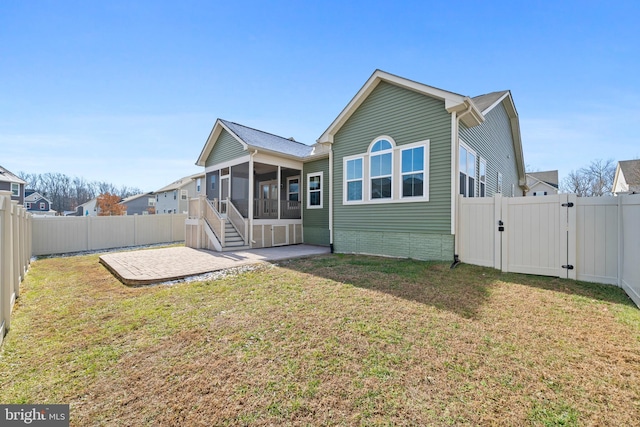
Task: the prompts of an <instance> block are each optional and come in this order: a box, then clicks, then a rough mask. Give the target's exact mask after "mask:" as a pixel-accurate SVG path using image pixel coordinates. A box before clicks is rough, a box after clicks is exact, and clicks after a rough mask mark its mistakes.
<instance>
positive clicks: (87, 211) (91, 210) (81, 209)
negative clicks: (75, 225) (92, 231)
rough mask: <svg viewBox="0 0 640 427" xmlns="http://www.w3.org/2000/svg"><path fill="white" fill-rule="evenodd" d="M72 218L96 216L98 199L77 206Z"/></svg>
mask: <svg viewBox="0 0 640 427" xmlns="http://www.w3.org/2000/svg"><path fill="white" fill-rule="evenodd" d="M73 216H98V199H97V198H96V197H94V198H93V199H91V200H89V201H88V202H85V203H83V204H81V205H78V207H77V208H76V212H75V214H74V215H73Z"/></svg>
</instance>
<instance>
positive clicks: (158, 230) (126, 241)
mask: <svg viewBox="0 0 640 427" xmlns="http://www.w3.org/2000/svg"><path fill="white" fill-rule="evenodd" d="M186 219H187V215H186V214H160V215H124V216H94V217H92V216H84V217H34V218H33V252H32V254H33V255H51V254H64V253H71V252H82V251H91V250H102V249H111V248H121V247H127V246H139V245H151V244H156V243H171V242H179V241H184V237H185V221H186Z"/></svg>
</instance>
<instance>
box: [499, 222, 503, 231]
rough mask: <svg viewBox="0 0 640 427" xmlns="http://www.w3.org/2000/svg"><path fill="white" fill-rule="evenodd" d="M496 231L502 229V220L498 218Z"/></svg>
mask: <svg viewBox="0 0 640 427" xmlns="http://www.w3.org/2000/svg"><path fill="white" fill-rule="evenodd" d="M498 231H504V222H502V220H501V219H500V220H498Z"/></svg>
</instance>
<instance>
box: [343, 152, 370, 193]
mask: <svg viewBox="0 0 640 427" xmlns="http://www.w3.org/2000/svg"><path fill="white" fill-rule="evenodd" d="M358 159H360V160H362V177H360V178H358V179H347V163H348V162H350V161H352V160H358ZM342 170H343V173H344V179H343V180H342V181H343V186H342V192H343V199H344V200H343V201H344V203H345V204H351V203H362V201H363V199H364V195H365V192H364V188H365V183H364V181H365V179H364V178H365V170H368V168H367V166H366V161H365V158H364V156H363V155H361V154H358V155H356V156H347V157H343V158H342ZM358 181H360V182H362V194H361V196H362V197H361V198H360V199H357V200H349V185H348V184H349V183H350V182H358Z"/></svg>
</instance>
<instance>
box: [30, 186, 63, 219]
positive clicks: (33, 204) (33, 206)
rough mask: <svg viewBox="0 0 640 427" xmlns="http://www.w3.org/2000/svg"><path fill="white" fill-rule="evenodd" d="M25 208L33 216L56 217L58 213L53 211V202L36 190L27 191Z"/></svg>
mask: <svg viewBox="0 0 640 427" xmlns="http://www.w3.org/2000/svg"><path fill="white" fill-rule="evenodd" d="M24 194H25V197H24V207H25V209H27V212H29V213H31V214H33V215H55V214H56V211H54V210H52V209H51V200H49V199H47V198H46V197H44V196H43V195H42V194H40V193H38V192H37V191H35V190H30V189H28V190H25V193H24Z"/></svg>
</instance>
